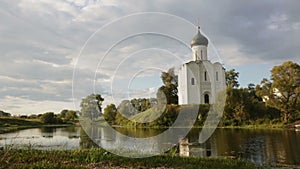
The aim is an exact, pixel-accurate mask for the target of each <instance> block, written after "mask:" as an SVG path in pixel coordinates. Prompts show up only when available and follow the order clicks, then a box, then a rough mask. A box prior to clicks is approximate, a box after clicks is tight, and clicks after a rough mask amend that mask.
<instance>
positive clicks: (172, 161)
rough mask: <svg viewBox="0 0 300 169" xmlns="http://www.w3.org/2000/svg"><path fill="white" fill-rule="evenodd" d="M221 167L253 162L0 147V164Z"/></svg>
mask: <svg viewBox="0 0 300 169" xmlns="http://www.w3.org/2000/svg"><path fill="white" fill-rule="evenodd" d="M116 166H119V167H127V168H156V167H165V168H189V169H193V168H195V169H196V168H197V169H198V168H203V169H206V168H207V169H208V168H222V169H226V168H228V169H235V168H236V169H240V168H241V169H243V168H245V169H252V168H256V166H255V165H254V164H253V163H250V162H246V161H243V160H239V159H224V158H220V159H219V158H218V159H216V158H200V157H188V158H187V157H185V158H184V157H178V156H167V155H164V156H155V157H149V158H141V159H133V158H125V157H119V156H116V155H113V154H111V153H108V152H106V151H105V150H103V149H85V150H66V151H62V150H56V151H46V150H31V149H29V150H20V149H10V150H6V149H2V150H0V168H6V169H10V168H11V169H14V168H95V167H97V168H104V167H107V168H113V167H116Z"/></svg>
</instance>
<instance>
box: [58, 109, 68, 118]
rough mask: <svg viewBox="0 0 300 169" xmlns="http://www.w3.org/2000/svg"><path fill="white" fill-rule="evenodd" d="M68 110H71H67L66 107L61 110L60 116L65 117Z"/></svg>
mask: <svg viewBox="0 0 300 169" xmlns="http://www.w3.org/2000/svg"><path fill="white" fill-rule="evenodd" d="M68 111H69V110H66V109H64V110H62V111H61V112H60V117H61V118H65V117H66V114H67V112H68Z"/></svg>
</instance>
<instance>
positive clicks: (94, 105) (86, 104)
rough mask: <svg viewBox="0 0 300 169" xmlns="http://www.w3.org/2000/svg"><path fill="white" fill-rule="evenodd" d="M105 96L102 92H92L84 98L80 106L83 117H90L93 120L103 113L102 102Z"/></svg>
mask: <svg viewBox="0 0 300 169" xmlns="http://www.w3.org/2000/svg"><path fill="white" fill-rule="evenodd" d="M103 101H104V98H102V97H101V95H100V94H90V95H88V96H87V97H85V98H83V99H82V101H81V103H80V107H81V115H82V116H83V117H88V118H90V119H91V120H94V119H96V118H97V117H99V116H101V115H102V107H101V106H102V103H103Z"/></svg>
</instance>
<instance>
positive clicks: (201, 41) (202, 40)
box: [191, 29, 208, 47]
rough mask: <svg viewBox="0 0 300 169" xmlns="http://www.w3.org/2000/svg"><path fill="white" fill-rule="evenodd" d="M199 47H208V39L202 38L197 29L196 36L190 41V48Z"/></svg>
mask: <svg viewBox="0 0 300 169" xmlns="http://www.w3.org/2000/svg"><path fill="white" fill-rule="evenodd" d="M199 45H203V46H208V39H207V38H206V37H205V36H203V35H202V34H201V33H200V30H199V29H198V33H197V35H195V36H194V37H193V39H192V41H191V47H193V46H199Z"/></svg>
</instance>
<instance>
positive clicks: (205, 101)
mask: <svg viewBox="0 0 300 169" xmlns="http://www.w3.org/2000/svg"><path fill="white" fill-rule="evenodd" d="M204 103H205V104H209V95H208V94H205V95H204Z"/></svg>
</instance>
